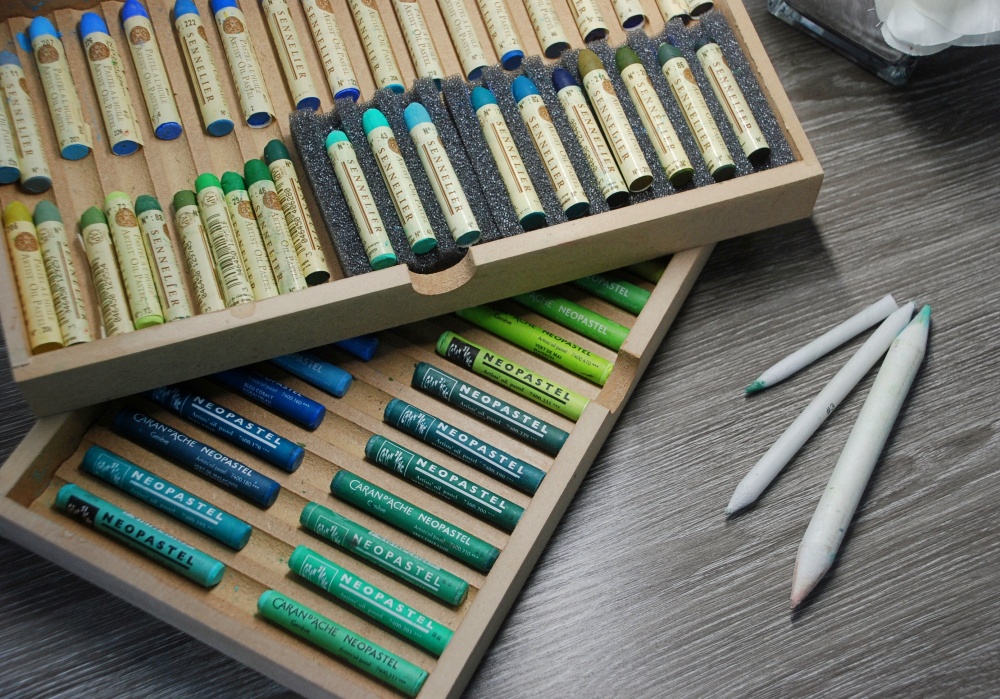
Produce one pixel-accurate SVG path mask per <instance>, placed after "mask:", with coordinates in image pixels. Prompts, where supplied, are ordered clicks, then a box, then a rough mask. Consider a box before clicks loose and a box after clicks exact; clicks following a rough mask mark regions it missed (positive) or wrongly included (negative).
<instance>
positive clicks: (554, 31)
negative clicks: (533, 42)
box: [524, 0, 569, 58]
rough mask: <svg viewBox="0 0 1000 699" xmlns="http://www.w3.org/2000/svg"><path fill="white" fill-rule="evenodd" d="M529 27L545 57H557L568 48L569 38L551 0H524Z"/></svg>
mask: <svg viewBox="0 0 1000 699" xmlns="http://www.w3.org/2000/svg"><path fill="white" fill-rule="evenodd" d="M524 6H525V8H526V9H527V10H528V19H529V20H531V28H532V29H534V30H535V36H536V37H537V38H538V44H539V45H540V46H541V47H542V53H544V54H545V57H546V58H559V56H561V55H562V53H563V51H566V50H567V49H568V48H569V38H568V37H567V36H566V30H565V29H563V26H562V22H560V21H559V13H558V12H557V11H556V6H555V4H554V3H553V1H552V0H524Z"/></svg>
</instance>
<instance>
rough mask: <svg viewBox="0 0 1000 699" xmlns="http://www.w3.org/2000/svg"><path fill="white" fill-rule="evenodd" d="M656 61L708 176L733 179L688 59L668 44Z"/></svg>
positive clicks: (732, 166)
mask: <svg viewBox="0 0 1000 699" xmlns="http://www.w3.org/2000/svg"><path fill="white" fill-rule="evenodd" d="M656 58H657V60H658V61H659V62H660V67H661V69H662V71H663V77H665V78H666V79H667V83H668V84H669V85H670V91H671V92H672V93H673V94H674V99H676V100H677V105H678V106H679V107H680V108H681V113H682V114H683V115H684V121H686V122H687V125H688V129H690V131H691V134H692V135H693V136H694V140H695V142H696V143H697V144H698V150H700V151H701V157H702V158H703V159H704V160H705V165H706V166H708V172H709V174H710V175H712V178H713V179H714V180H716V181H717V182H721V181H722V180H728V179H732V178H733V177H734V176H735V175H736V165H735V164H733V158H732V156H730V155H729V149H728V148H726V142H725V141H723V140H722V133H721V132H720V131H719V126H718V124H716V123H715V119H714V118H712V113H711V112H710V111H708V103H707V102H706V101H705V96H704V95H703V94H701V90H700V89H699V88H698V83H697V82H695V79H694V75H693V74H692V73H691V66H689V65H688V62H687V59H685V58H684V55H683V54H682V53H681V50H680V49H679V48H677V47H676V46H674V45H673V44H669V43H664V44H660V48H659V50H658V51H657V52H656Z"/></svg>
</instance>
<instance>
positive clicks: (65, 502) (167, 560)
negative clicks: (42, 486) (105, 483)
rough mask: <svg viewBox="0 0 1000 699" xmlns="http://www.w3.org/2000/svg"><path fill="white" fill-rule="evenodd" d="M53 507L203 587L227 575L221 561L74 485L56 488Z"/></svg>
mask: <svg viewBox="0 0 1000 699" xmlns="http://www.w3.org/2000/svg"><path fill="white" fill-rule="evenodd" d="M55 507H56V509H57V510H59V511H61V512H65V513H66V514H68V515H69V516H70V517H72V518H73V519H76V520H78V521H80V522H83V523H84V524H86V525H87V526H89V527H91V528H93V529H96V530H97V531H99V532H100V533H101V534H104V535H105V536H109V537H111V538H112V539H114V540H116V541H118V542H120V543H122V544H125V545H126V546H128V547H129V548H131V549H134V550H135V551H138V552H139V553H141V554H142V555H144V556H146V558H149V559H151V560H153V561H156V562H157V563H159V564H160V565H162V566H165V567H167V568H169V569H170V570H172V571H174V572H175V573H180V574H181V575H183V576H184V577H185V578H187V579H188V580H191V581H193V582H196V583H198V584H199V585H201V586H202V587H214V586H215V585H218V584H219V581H220V580H222V576H223V575H224V574H225V572H226V566H225V564H224V563H222V562H221V561H218V560H216V559H215V558H212V557H211V556H209V555H208V554H207V553H202V552H201V551H199V550H198V549H196V548H195V547H193V546H190V545H189V544H186V543H184V542H183V541H181V540H180V539H175V538H174V537H172V536H170V535H169V534H167V533H166V532H164V531H161V530H159V529H157V528H156V527H154V526H153V525H152V524H147V523H146V522H143V521H142V520H141V519H139V518H138V517H136V516H135V515H133V514H130V513H128V512H126V511H125V510H123V509H121V508H120V507H116V506H115V505H112V504H111V503H110V502H108V501H107V500H102V499H101V498H99V497H97V496H96V495H94V494H93V493H90V492H87V491H86V490H84V489H83V488H81V487H80V486H78V485H74V484H73V483H67V484H66V485H64V486H63V487H62V488H60V489H59V492H58V493H56V500H55Z"/></svg>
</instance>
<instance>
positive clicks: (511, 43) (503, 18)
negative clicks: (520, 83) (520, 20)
mask: <svg viewBox="0 0 1000 699" xmlns="http://www.w3.org/2000/svg"><path fill="white" fill-rule="evenodd" d="M478 3H479V12H480V13H481V14H482V15H483V23H484V24H485V25H486V33H487V34H489V35H490V41H492V42H493V50H494V51H496V53H497V55H498V56H499V57H500V65H502V66H503V67H504V69H505V70H517V69H518V68H520V67H521V61H523V60H524V44H522V43H521V37H520V36H518V34H517V27H516V26H515V24H514V20H513V18H511V16H510V10H509V9H508V8H507V3H506V2H505V1H504V0H478Z"/></svg>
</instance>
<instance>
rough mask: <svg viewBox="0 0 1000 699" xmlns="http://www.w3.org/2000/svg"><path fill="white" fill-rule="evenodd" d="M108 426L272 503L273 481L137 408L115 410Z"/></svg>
mask: <svg viewBox="0 0 1000 699" xmlns="http://www.w3.org/2000/svg"><path fill="white" fill-rule="evenodd" d="M112 429H113V430H114V431H115V432H117V433H118V434H120V435H121V436H123V437H125V438H127V439H130V440H131V441H133V442H135V443H136V444H138V445H140V446H142V447H145V448H146V449H149V450H150V451H151V452H153V453H154V454H159V455H160V456H162V457H163V458H165V459H169V460H171V461H173V462H175V463H177V464H179V465H181V466H183V467H184V468H186V469H190V470H191V471H194V472H195V473H198V474H200V475H202V476H204V477H205V478H207V479H209V480H211V481H213V482H214V483H216V484H217V485H219V486H221V487H223V488H226V489H227V490H231V491H233V492H234V493H236V494H237V495H240V496H241V497H244V498H246V499H247V500H249V501H250V502H252V503H254V504H256V505H260V506H261V507H264V508H267V507H270V506H271V505H273V504H274V501H275V500H276V499H277V498H278V493H279V492H281V484H280V483H278V482H277V481H274V480H271V479H270V478H268V477H267V476H265V475H263V474H261V473H258V472H257V471H255V470H253V469H252V468H250V467H249V466H247V465H246V464H244V463H242V462H240V461H237V460H236V459H233V458H231V457H229V456H226V455H225V454H223V453H221V452H219V451H216V450H215V449H213V448H212V447H210V446H208V445H207V444H203V443H202V442H199V441H198V440H196V439H194V438H192V437H189V436H188V435H186V434H184V433H183V432H180V431H178V430H175V429H174V428H173V427H170V426H169V425H165V424H163V423H162V422H160V421H159V420H156V419H154V418H151V417H149V416H148V415H144V414H143V413H140V412H138V411H135V410H131V409H128V408H126V409H123V410H120V411H118V413H117V414H116V415H115V417H114V421H113V422H112Z"/></svg>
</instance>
